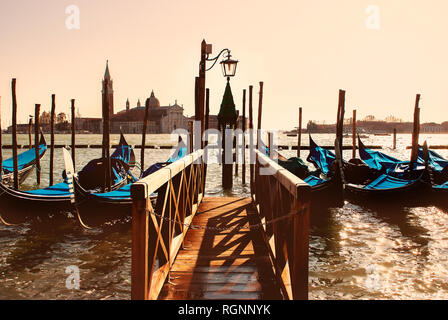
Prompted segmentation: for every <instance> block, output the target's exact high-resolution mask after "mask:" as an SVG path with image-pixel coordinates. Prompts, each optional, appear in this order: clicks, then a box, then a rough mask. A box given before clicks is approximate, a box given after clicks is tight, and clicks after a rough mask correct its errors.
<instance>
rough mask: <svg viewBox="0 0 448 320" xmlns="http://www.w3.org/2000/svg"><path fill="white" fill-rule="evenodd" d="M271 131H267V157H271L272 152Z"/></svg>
mask: <svg viewBox="0 0 448 320" xmlns="http://www.w3.org/2000/svg"><path fill="white" fill-rule="evenodd" d="M271 141H272V132H271V131H268V156H269V158H272V156H273V153H272V143H271Z"/></svg>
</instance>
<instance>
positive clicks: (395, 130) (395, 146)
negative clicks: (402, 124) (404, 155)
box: [393, 128, 397, 150]
mask: <svg viewBox="0 0 448 320" xmlns="http://www.w3.org/2000/svg"><path fill="white" fill-rule="evenodd" d="M393 139H394V140H393V149H394V150H395V149H396V148H397V128H394V138H393Z"/></svg>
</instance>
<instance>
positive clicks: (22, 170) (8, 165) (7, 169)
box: [1, 132, 47, 186]
mask: <svg viewBox="0 0 448 320" xmlns="http://www.w3.org/2000/svg"><path fill="white" fill-rule="evenodd" d="M45 151H47V142H46V141H45V137H44V135H43V134H42V132H41V134H40V140H39V159H41V158H42V157H43V156H44V155H45ZM35 164H36V150H35V149H34V148H33V149H30V150H27V151H25V152H22V153H20V154H18V155H17V168H18V175H19V185H20V184H22V183H23V182H24V181H25V179H26V178H28V176H29V175H30V174H31V172H32V171H33V168H34V167H35ZM2 167H3V172H2V177H1V182H2V183H3V184H4V185H6V186H12V185H13V183H14V162H13V158H9V159H6V160H4V161H3V163H2Z"/></svg>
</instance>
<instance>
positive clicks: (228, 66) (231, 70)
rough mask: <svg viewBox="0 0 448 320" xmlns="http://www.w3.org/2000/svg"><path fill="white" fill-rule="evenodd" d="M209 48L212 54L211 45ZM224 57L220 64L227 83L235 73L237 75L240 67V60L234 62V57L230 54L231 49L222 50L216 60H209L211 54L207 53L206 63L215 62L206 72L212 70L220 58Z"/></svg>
mask: <svg viewBox="0 0 448 320" xmlns="http://www.w3.org/2000/svg"><path fill="white" fill-rule="evenodd" d="M207 46H209V47H208V48H209V50H210V53H211V45H210V44H209V45H207ZM221 55H223V58H224V60H222V61H221V62H220V64H221V68H222V74H223V75H224V77H226V78H227V81H229V80H230V77H234V76H235V73H236V67H237V65H238V60H233V59H232V55H231V54H230V50H229V49H223V50H221V52H220V53H219V54H218V55H217V56H216V57H214V58H209V57H208V56H209V53H207V56H206V59H205V60H206V61H213V64H212V65H211V67H210V68H208V69H207V70H206V71H209V70H210V69H212V68H213V67H214V66H215V64H216V63H217V62H218V59H219V57H220V56H221Z"/></svg>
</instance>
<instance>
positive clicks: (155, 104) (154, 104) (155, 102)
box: [149, 91, 160, 108]
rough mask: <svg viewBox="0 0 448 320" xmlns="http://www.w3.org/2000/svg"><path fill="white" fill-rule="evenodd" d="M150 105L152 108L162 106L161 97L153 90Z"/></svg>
mask: <svg viewBox="0 0 448 320" xmlns="http://www.w3.org/2000/svg"><path fill="white" fill-rule="evenodd" d="M149 106H150V107H151V108H154V107H160V102H159V99H157V98H156V96H155V95H154V91H151V96H150V97H149Z"/></svg>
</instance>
